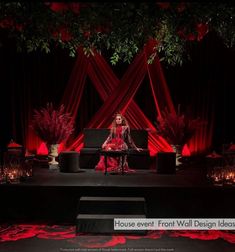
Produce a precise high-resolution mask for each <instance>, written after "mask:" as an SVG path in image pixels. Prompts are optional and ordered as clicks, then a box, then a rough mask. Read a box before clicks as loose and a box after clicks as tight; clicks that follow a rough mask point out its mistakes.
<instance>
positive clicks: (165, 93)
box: [29, 40, 210, 155]
mask: <svg viewBox="0 0 235 252" xmlns="http://www.w3.org/2000/svg"><path fill="white" fill-rule="evenodd" d="M155 44H156V41H153V40H150V41H149V43H147V44H146V46H145V48H144V49H143V51H142V52H140V53H139V54H138V55H137V56H136V57H135V58H134V60H133V62H132V64H130V65H129V67H128V69H127V71H126V73H125V74H124V76H123V77H122V78H121V79H120V80H119V79H118V78H117V76H116V75H115V74H114V73H113V70H112V69H111V67H110V66H109V64H108V63H107V62H106V61H105V59H104V58H103V57H102V55H100V54H98V53H96V52H94V55H90V56H89V57H86V56H85V55H84V54H83V50H82V48H79V49H78V57H77V60H76V63H75V65H74V68H73V70H72V74H71V76H70V80H69V82H68V85H67V86H66V89H65V91H64V96H63V97H62V99H61V103H63V104H64V105H65V108H66V112H70V113H71V114H72V117H73V119H74V120H76V117H77V114H78V108H79V104H80V101H81V97H82V95H83V91H84V86H85V84H86V77H89V78H90V80H91V82H92V84H93V85H94V87H95V89H96V90H97V92H98V94H99V96H100V98H101V99H102V101H103V105H102V106H101V107H100V109H99V110H98V111H97V112H96V113H95V115H94V116H93V117H92V119H91V120H90V121H89V122H88V124H87V125H86V128H108V127H109V126H110V124H111V121H112V119H113V114H114V113H115V112H117V111H121V112H122V113H124V114H125V116H126V118H127V119H128V121H129V123H130V126H131V128H136V129H146V130H148V131H149V141H148V148H149V150H150V154H151V155H155V154H156V153H157V152H159V151H172V148H171V146H170V145H169V144H168V143H167V142H166V141H165V140H164V139H163V138H161V137H160V136H158V135H157V132H156V128H155V126H154V125H153V123H152V122H151V121H150V120H149V119H148V118H147V117H146V116H145V114H144V113H143V111H142V110H141V109H140V108H139V106H138V105H137V104H136V103H135V101H134V96H135V94H136V92H137V90H138V89H139V87H140V85H141V83H142V82H143V79H144V78H145V76H146V75H147V76H148V77H149V82H150V87H151V94H149V95H152V96H153V99H154V103H155V107H156V111H157V113H158V114H159V115H161V111H162V110H163V109H164V108H165V107H167V108H168V109H169V110H170V111H171V112H173V113H174V112H175V109H174V105H173V102H172V99H171V96H170V92H169V89H168V86H167V84H166V80H165V78H164V73H163V70H162V67H161V64H160V61H159V59H158V57H157V56H156V57H155V59H154V61H153V63H152V64H151V65H149V64H148V63H147V59H148V57H149V56H150V55H151V53H152V52H153V51H154V45H155ZM156 117H157V115H156ZM202 136H203V137H205V131H204V134H203V135H201V138H202ZM195 139H196V138H194V141H196V142H194V144H193V143H192V142H190V144H189V145H188V146H185V147H184V151H183V154H185V155H189V154H190V152H191V150H192V149H193V150H195V146H196V143H197V140H195ZM197 139H200V138H197ZM199 141H202V139H201V140H199ZM203 141H204V142H203V143H200V146H201V147H205V145H206V144H207V146H208V144H209V142H208V141H207V142H205V140H203ZM209 141H210V140H209ZM38 146H39V145H38ZM82 147H83V133H82V132H80V133H79V134H78V136H77V137H75V138H74V139H69V141H68V142H67V143H66V149H67V150H71V149H72V150H77V151H80V149H81V148H82ZM188 147H189V148H188ZM201 147H200V148H201ZM29 150H30V149H29ZM39 152H41V151H38V153H39ZM42 152H43V153H45V150H44V151H42Z"/></svg>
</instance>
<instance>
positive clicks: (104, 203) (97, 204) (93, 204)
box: [76, 197, 146, 234]
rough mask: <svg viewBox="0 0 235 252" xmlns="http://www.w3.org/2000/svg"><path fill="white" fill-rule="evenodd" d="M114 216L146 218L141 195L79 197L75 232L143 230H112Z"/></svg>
mask: <svg viewBox="0 0 235 252" xmlns="http://www.w3.org/2000/svg"><path fill="white" fill-rule="evenodd" d="M115 218H124V219H125V218H128V219H130V218H136V219H138V218H142V219H144V218H146V204H145V199H144V198H142V197H81V198H80V201H79V204H78V215H77V219H76V232H77V233H129V234H130V233H135V234H145V233H146V231H145V230H114V219H115Z"/></svg>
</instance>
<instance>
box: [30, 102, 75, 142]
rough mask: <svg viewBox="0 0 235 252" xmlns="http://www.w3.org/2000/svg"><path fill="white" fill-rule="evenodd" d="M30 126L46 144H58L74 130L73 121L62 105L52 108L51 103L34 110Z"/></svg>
mask: <svg viewBox="0 0 235 252" xmlns="http://www.w3.org/2000/svg"><path fill="white" fill-rule="evenodd" d="M32 127H33V129H34V131H35V133H36V134H37V135H38V136H39V137H40V138H41V139H42V141H44V142H46V143H47V144H60V143H61V142H64V141H66V140H67V138H68V137H69V136H70V135H71V133H72V132H73V130H74V123H73V120H72V118H71V116H70V114H69V113H65V108H64V105H63V104H62V105H61V106H60V107H59V108H58V109H54V107H53V105H52V103H47V106H46V108H41V109H39V110H36V109H35V110H34V115H33V120H32Z"/></svg>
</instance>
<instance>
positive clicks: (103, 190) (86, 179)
mask: <svg viewBox="0 0 235 252" xmlns="http://www.w3.org/2000/svg"><path fill="white" fill-rule="evenodd" d="M82 196H97V197H98V196H109V197H144V198H145V200H146V204H147V217H149V218H158V217H159V218H190V217H191V218H217V217H218V218H223V217H227V218H234V217H235V214H234V213H235V203H234V198H235V186H226V187H222V186H221V187H219V186H214V185H212V184H211V183H210V182H209V181H208V180H207V178H206V168H205V167H203V166H201V165H200V166H198V165H196V166H193V165H190V166H184V168H181V169H180V170H177V171H176V174H158V173H157V172H156V170H154V169H150V170H146V169H144V170H136V172H135V173H130V174H125V175H121V174H120V175H119V174H108V175H104V174H103V173H102V172H97V171H95V170H93V169H86V170H85V169H84V170H82V169H80V171H79V172H78V173H62V172H60V171H59V170H58V171H53V170H49V169H48V168H46V167H41V166H40V165H38V164H37V165H35V166H34V168H33V177H32V178H31V179H29V180H28V181H24V182H21V183H19V184H1V185H0V200H1V207H0V221H2V222H5V221H12V222H16V221H24V222H27V221H34V220H37V221H51V222H56V223H58V222H63V223H64V222H68V223H73V224H74V223H75V220H76V216H77V213H78V202H79V199H80V197H82Z"/></svg>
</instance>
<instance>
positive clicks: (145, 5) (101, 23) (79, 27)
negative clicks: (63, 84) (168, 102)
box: [0, 1, 235, 65]
mask: <svg viewBox="0 0 235 252" xmlns="http://www.w3.org/2000/svg"><path fill="white" fill-rule="evenodd" d="M234 14H235V8H234V7H233V5H232V3H231V4H230V3H220V2H216V3H213V2H207V3H197V2H156V1H148V2H140V3H135V2H68V3H65V2H40V1H35V2H31V3H30V2H1V3H0V32H1V34H6V35H7V36H9V37H10V38H13V39H14V40H15V41H16V46H17V49H18V50H19V51H22V50H26V51H27V52H32V51H34V50H38V49H39V50H42V51H45V52H46V53H49V52H50V51H51V49H52V47H53V46H60V47H62V48H65V49H67V50H68V52H69V54H70V56H75V55H76V51H77V50H76V49H77V47H78V46H82V47H83V48H84V52H85V54H87V55H89V54H90V53H93V50H94V49H96V50H97V51H98V52H102V51H103V50H108V51H110V52H111V57H110V62H111V63H112V64H116V63H117V62H119V61H120V62H130V61H131V60H132V58H133V56H134V55H135V54H137V53H138V52H139V51H140V50H141V49H142V48H143V47H144V45H145V44H146V42H147V41H148V40H149V39H155V40H156V52H157V53H158V55H159V56H160V58H161V60H165V61H166V62H167V63H168V64H170V65H176V64H182V62H183V60H184V59H186V58H187V57H188V53H187V45H188V44H190V43H196V42H198V41H201V40H202V39H203V37H204V36H205V35H206V34H207V33H208V32H209V31H215V32H216V33H217V34H218V36H220V37H221V38H222V39H223V41H224V44H225V45H226V46H227V47H228V48H232V47H234V41H235V31H234V27H235V24H234V17H235V15H234ZM0 43H1V44H3V43H4V42H3V39H1V37H0ZM156 52H155V53H154V51H153V54H152V55H151V56H150V58H149V62H150V63H151V61H152V60H153V59H154V56H155V55H156Z"/></svg>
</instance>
